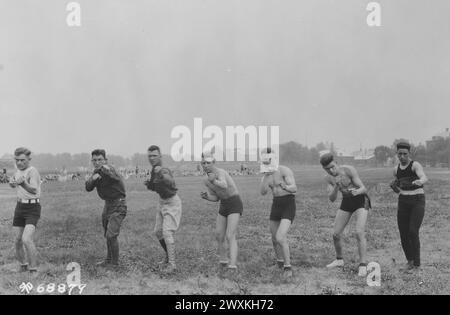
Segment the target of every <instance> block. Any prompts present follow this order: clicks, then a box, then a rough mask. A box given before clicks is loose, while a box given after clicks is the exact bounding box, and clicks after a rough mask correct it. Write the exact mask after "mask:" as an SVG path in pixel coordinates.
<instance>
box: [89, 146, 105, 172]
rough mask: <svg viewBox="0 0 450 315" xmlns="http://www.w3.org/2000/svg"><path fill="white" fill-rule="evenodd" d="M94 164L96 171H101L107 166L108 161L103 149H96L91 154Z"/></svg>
mask: <svg viewBox="0 0 450 315" xmlns="http://www.w3.org/2000/svg"><path fill="white" fill-rule="evenodd" d="M91 157H92V160H91V161H92V164H94V167H95V169H99V168H100V167H102V166H103V165H105V164H106V163H107V162H108V160H107V159H106V152H105V150H102V149H95V150H94V151H92V153H91Z"/></svg>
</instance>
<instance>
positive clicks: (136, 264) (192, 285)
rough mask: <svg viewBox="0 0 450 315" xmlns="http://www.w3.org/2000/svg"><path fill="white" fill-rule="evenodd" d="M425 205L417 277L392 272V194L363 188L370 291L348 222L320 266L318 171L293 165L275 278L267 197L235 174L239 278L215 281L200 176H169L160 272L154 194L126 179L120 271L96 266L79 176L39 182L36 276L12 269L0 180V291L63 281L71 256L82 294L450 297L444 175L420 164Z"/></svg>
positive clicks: (98, 245)
mask: <svg viewBox="0 0 450 315" xmlns="http://www.w3.org/2000/svg"><path fill="white" fill-rule="evenodd" d="M426 171H427V175H428V176H429V177H430V179H431V181H430V183H429V184H428V185H427V188H426V192H427V207H426V216H425V220H424V224H423V227H422V230H421V240H422V259H423V269H422V271H421V272H420V273H417V274H406V273H402V272H400V271H399V267H400V266H401V265H402V264H403V263H404V256H403V252H402V250H401V246H400V240H399V234H398V229H397V225H396V201H397V199H396V198H397V197H396V196H395V195H394V194H393V193H391V192H390V190H389V189H387V186H386V185H385V184H382V185H378V188H379V189H372V190H371V193H370V195H371V197H372V205H373V207H374V209H373V211H372V212H371V213H370V214H369V220H368V224H367V239H368V255H369V260H370V261H375V262H378V263H379V264H380V265H381V274H382V283H381V287H378V288H375V287H368V286H367V284H366V281H365V279H361V278H358V277H357V274H356V269H357V251H356V241H355V239H354V237H353V235H352V234H353V231H354V222H353V221H352V222H351V224H350V228H349V229H348V230H347V231H346V232H345V257H346V260H347V262H348V265H347V266H346V267H345V268H344V269H341V270H332V271H329V270H326V269H325V268H324V267H325V265H326V264H327V263H329V262H330V261H331V260H333V259H334V249H333V245H332V226H333V220H334V215H335V212H336V209H337V207H338V205H339V204H338V203H337V202H336V203H335V204H331V203H329V202H328V200H327V196H326V188H325V185H324V183H323V175H324V174H323V171H322V170H321V169H320V168H298V169H296V170H295V174H296V181H297V184H298V186H299V194H298V197H297V216H296V219H295V221H294V224H293V227H292V230H291V231H290V235H289V241H290V244H291V255H292V264H293V266H294V277H293V278H292V279H290V280H288V281H286V280H282V279H281V277H280V274H279V273H278V272H277V270H276V268H274V262H275V260H274V256H273V249H272V243H271V238H270V234H269V221H268V217H269V209H270V204H271V199H270V197H264V198H263V197H261V196H259V195H258V185H259V181H260V177H259V176H251V177H236V178H235V180H236V183H237V185H238V187H239V189H240V192H241V195H242V198H243V201H244V215H243V217H242V220H241V223H240V228H239V246H240V254H239V268H240V271H239V275H238V277H235V278H231V279H229V278H223V277H221V275H220V274H219V271H218V266H217V265H218V264H217V262H218V258H217V257H216V244H215V240H214V225H215V218H216V215H217V211H218V210H217V205H216V204H214V203H209V202H206V201H204V200H201V199H200V197H199V193H200V191H203V190H204V188H203V187H202V184H201V178H199V177H183V178H177V184H178V187H179V194H180V197H181V199H182V201H183V217H182V222H181V228H180V230H179V231H178V233H177V258H178V267H179V270H180V271H179V272H178V273H176V274H174V275H171V276H165V275H162V274H160V273H159V271H158V270H157V268H156V266H157V262H158V261H160V260H161V259H162V257H163V252H162V250H161V249H160V247H159V243H158V242H157V240H156V239H155V237H154V236H153V233H152V231H153V224H154V217H155V209H156V204H157V197H156V195H155V194H153V193H150V192H148V191H146V190H145V189H144V188H145V187H144V186H143V184H142V183H141V182H137V181H128V182H126V186H127V192H128V197H127V199H128V208H129V210H128V216H127V218H126V220H125V221H124V226H123V229H122V233H121V236H120V244H121V262H122V264H123V268H122V269H121V270H119V271H108V270H105V269H103V268H97V267H95V266H94V263H95V262H96V261H98V260H101V259H102V258H104V253H105V242H104V239H103V237H102V227H101V221H100V214H101V211H102V207H103V203H102V201H101V200H99V198H98V196H97V194H96V193H95V192H93V193H90V194H89V193H86V192H85V191H84V183H83V182H67V183H56V182H52V183H47V184H45V185H44V186H43V194H42V207H43V212H42V219H41V221H40V223H39V229H38V233H37V242H36V243H37V247H38V250H39V252H40V261H41V267H40V268H41V272H40V273H39V275H38V276H37V277H36V278H35V279H31V280H30V279H29V278H27V277H28V275H24V274H19V273H16V272H15V270H16V268H17V265H16V262H15V260H14V243H13V240H14V235H13V230H12V227H11V224H12V216H13V209H14V206H15V198H14V194H13V193H14V192H13V191H12V190H11V189H9V187H7V186H6V185H1V186H0V294H19V285H20V284H21V283H22V282H27V281H31V282H32V283H33V284H34V285H38V284H49V283H56V284H58V283H65V279H66V276H67V274H68V272H67V271H66V270H65V267H66V265H67V264H68V263H70V262H73V261H75V262H78V263H80V265H81V268H82V270H81V280H82V283H85V284H87V287H86V288H85V290H84V293H83V294H449V293H450V260H449V257H450V246H449V241H448V240H449V239H450V214H449V206H450V176H449V175H450V172H449V171H446V170H431V169H429V170H426ZM391 174H392V171H391V169H365V170H360V175H361V177H362V179H363V181H364V182H365V184H366V185H367V186H368V187H374V185H376V184H377V183H387V182H389V180H390V177H391Z"/></svg>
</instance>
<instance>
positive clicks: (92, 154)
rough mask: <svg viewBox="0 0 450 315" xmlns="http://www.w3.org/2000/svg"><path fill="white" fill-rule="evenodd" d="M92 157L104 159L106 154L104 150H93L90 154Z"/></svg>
mask: <svg viewBox="0 0 450 315" xmlns="http://www.w3.org/2000/svg"><path fill="white" fill-rule="evenodd" d="M94 155H97V156H98V155H101V156H103V158H104V159H106V152H105V150H103V149H95V150H94V151H92V153H91V156H94Z"/></svg>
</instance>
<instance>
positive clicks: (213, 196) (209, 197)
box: [200, 179, 219, 202]
mask: <svg viewBox="0 0 450 315" xmlns="http://www.w3.org/2000/svg"><path fill="white" fill-rule="evenodd" d="M205 184H206V187H207V188H208V191H206V192H202V193H200V196H201V197H202V198H203V199H205V200H208V201H212V202H217V201H219V197H218V196H217V195H216V193H215V192H214V191H213V190H212V189H211V188H210V187H209V185H212V184H211V183H210V182H209V180H208V179H206V180H205Z"/></svg>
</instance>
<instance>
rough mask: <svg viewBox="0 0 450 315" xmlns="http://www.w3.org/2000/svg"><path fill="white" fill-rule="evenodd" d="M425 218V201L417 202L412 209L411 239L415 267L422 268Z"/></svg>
mask: <svg viewBox="0 0 450 315" xmlns="http://www.w3.org/2000/svg"><path fill="white" fill-rule="evenodd" d="M424 216H425V201H420V202H417V203H416V204H415V205H414V206H413V207H412V209H411V219H410V221H409V222H410V224H409V239H410V242H411V249H412V257H413V260H414V267H420V263H421V262H420V238H419V232H420V226H421V225H422V222H423V218H424Z"/></svg>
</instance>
